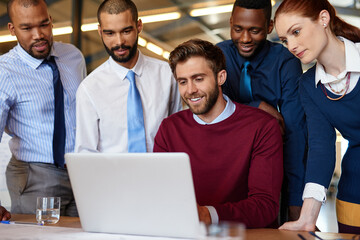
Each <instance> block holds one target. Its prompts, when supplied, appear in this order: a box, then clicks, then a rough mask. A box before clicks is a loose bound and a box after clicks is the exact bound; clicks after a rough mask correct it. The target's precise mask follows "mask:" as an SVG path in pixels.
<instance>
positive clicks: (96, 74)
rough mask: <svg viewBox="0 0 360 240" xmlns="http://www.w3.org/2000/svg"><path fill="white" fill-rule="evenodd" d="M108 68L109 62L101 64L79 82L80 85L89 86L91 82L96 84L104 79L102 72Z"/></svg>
mask: <svg viewBox="0 0 360 240" xmlns="http://www.w3.org/2000/svg"><path fill="white" fill-rule="evenodd" d="M109 67H110V64H109V60H106V61H105V62H103V63H102V64H101V65H100V66H98V67H97V68H95V69H94V70H93V71H92V72H91V73H89V74H88V75H87V76H86V78H84V80H83V81H82V82H81V84H80V85H84V84H91V83H92V82H98V81H99V80H101V79H102V78H104V75H103V74H104V71H106V70H107V69H108V68H109Z"/></svg>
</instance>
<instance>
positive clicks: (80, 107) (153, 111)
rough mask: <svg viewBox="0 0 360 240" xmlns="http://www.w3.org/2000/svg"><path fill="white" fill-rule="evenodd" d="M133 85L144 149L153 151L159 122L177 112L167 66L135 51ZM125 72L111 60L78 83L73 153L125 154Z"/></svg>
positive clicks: (175, 91)
mask: <svg viewBox="0 0 360 240" xmlns="http://www.w3.org/2000/svg"><path fill="white" fill-rule="evenodd" d="M131 70H133V71H134V72H135V81H136V86H137V88H138V90H139V93H140V96H141V102H142V106H143V113H144V124H145V137H146V148H147V151H148V152H152V151H153V146H154V138H155V135H156V132H157V130H158V128H159V126H160V123H161V121H162V120H163V119H164V118H166V117H168V116H169V115H171V114H172V113H175V112H178V111H179V110H181V107H182V106H181V100H180V94H179V91H178V87H177V83H176V81H175V78H174V77H173V74H172V72H171V70H170V67H169V65H168V63H166V62H164V61H160V60H157V59H154V58H151V57H147V56H145V55H143V54H142V53H141V52H140V51H139V58H138V61H137V63H136V65H135V66H134V67H133V68H132V69H131ZM128 71H129V69H127V68H125V67H122V66H121V65H120V64H118V63H117V62H115V61H114V60H113V59H112V58H111V57H110V58H109V59H108V60H107V61H106V62H105V63H103V64H102V65H100V66H99V67H98V68H96V69H95V70H94V71H93V72H92V73H91V74H90V75H89V76H88V77H87V78H85V80H84V81H83V82H82V83H81V84H80V86H79V89H78V91H77V93H76V99H77V100H76V126H77V127H76V141H75V152H83V151H85V152H86V151H87V152H111V153H120V152H127V151H128V133H127V95H128V90H129V86H130V83H129V81H128V79H126V74H127V73H128Z"/></svg>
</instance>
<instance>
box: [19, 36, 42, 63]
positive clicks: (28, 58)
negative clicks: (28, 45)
mask: <svg viewBox="0 0 360 240" xmlns="http://www.w3.org/2000/svg"><path fill="white" fill-rule="evenodd" d="M15 49H16V52H17V54H18V55H19V57H20V59H21V60H22V61H23V62H25V63H26V64H27V65H29V66H30V67H31V68H33V69H37V68H38V67H39V66H40V65H41V63H42V62H43V61H44V59H37V58H34V57H32V56H31V55H30V54H29V53H27V52H26V51H25V50H24V49H23V47H22V46H21V45H20V43H19V42H18V44H17V46H16V47H15Z"/></svg>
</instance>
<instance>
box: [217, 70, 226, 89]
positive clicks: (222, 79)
mask: <svg viewBox="0 0 360 240" xmlns="http://www.w3.org/2000/svg"><path fill="white" fill-rule="evenodd" d="M226 76H227V73H226V70H225V69H223V70H221V71H220V72H218V74H217V80H218V84H219V86H222V85H223V84H224V83H225V81H226Z"/></svg>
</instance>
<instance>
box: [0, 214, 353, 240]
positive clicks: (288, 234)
mask: <svg viewBox="0 0 360 240" xmlns="http://www.w3.org/2000/svg"><path fill="white" fill-rule="evenodd" d="M11 220H12V221H21V222H34V223H35V222H36V220H35V215H23V214H12V218H11ZM51 226H55V227H70V228H81V224H80V219H79V218H78V217H64V216H61V217H60V221H59V222H58V223H57V224H51ZM45 227H46V226H45ZM298 234H301V235H302V236H303V237H304V238H305V239H306V240H318V239H316V238H315V237H314V236H312V235H310V234H309V233H308V232H295V231H285V230H278V229H248V230H246V240H289V239H294V240H300V239H301V238H300V237H299V236H298ZM316 234H317V235H318V236H320V237H321V238H323V239H326V240H330V239H352V237H353V236H354V235H353V234H339V233H324V232H316ZM0 235H1V233H0ZM0 238H1V237H0ZM149 239H151V238H149Z"/></svg>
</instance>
